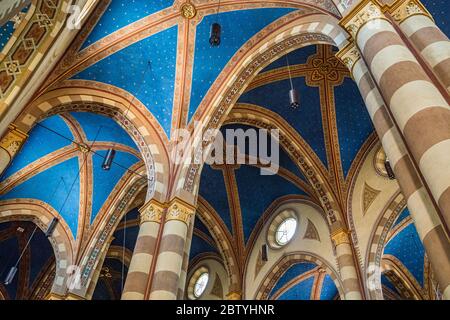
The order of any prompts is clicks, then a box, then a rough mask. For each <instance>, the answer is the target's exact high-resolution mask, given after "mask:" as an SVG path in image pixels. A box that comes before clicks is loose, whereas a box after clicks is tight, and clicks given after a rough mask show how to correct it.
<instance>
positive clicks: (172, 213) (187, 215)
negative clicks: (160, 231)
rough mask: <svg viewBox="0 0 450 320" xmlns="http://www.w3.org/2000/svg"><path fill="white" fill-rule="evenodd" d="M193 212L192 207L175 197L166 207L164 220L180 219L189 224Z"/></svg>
mask: <svg viewBox="0 0 450 320" xmlns="http://www.w3.org/2000/svg"><path fill="white" fill-rule="evenodd" d="M194 213H195V208H194V207H192V206H191V205H189V204H187V203H186V202H184V201H182V200H180V199H175V200H174V201H172V202H171V204H170V206H169V208H168V209H167V215H166V221H181V222H184V223H186V224H187V225H189V223H190V221H191V218H192V216H193V215H194Z"/></svg>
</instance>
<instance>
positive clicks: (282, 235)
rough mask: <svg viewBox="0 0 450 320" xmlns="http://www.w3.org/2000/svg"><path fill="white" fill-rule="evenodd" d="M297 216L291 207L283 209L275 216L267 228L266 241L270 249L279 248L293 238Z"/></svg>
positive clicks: (296, 227)
mask: <svg viewBox="0 0 450 320" xmlns="http://www.w3.org/2000/svg"><path fill="white" fill-rule="evenodd" d="M299 218H300V217H299V216H298V214H297V213H296V211H294V210H292V209H285V210H283V211H281V212H280V213H278V214H277V215H276V216H275V218H274V219H273V220H272V222H271V223H270V225H269V227H268V229H267V242H268V244H269V246H270V247H271V248H272V249H281V248H282V247H284V246H285V245H287V244H288V243H289V242H290V241H291V240H292V239H294V237H295V234H296V233H297V229H298V225H299Z"/></svg>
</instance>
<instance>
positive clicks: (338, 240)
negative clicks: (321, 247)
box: [331, 228, 350, 247]
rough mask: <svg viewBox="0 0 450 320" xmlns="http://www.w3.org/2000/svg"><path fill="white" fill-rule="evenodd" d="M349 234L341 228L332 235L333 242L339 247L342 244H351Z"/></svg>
mask: <svg viewBox="0 0 450 320" xmlns="http://www.w3.org/2000/svg"><path fill="white" fill-rule="evenodd" d="M348 235H349V232H348V231H347V230H345V229H343V228H339V229H337V230H335V231H333V232H332V233H331V240H333V243H334V245H335V246H336V247H337V246H339V245H341V244H344V243H347V244H350V237H349V236H348Z"/></svg>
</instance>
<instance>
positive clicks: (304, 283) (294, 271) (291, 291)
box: [269, 263, 338, 300]
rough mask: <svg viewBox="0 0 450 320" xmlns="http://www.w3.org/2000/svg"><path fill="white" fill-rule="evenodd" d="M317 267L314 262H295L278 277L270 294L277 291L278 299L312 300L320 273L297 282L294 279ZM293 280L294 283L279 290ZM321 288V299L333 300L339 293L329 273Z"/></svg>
mask: <svg viewBox="0 0 450 320" xmlns="http://www.w3.org/2000/svg"><path fill="white" fill-rule="evenodd" d="M316 267H317V265H316V264H313V263H297V264H294V265H293V266H291V267H290V268H289V269H288V270H286V271H285V272H284V273H283V275H282V276H281V277H280V278H279V279H278V281H277V282H276V284H275V286H274V287H273V289H272V291H271V293H270V295H269V296H270V297H273V296H274V295H275V293H278V298H277V300H311V295H312V289H313V285H314V283H315V282H316V281H317V280H318V279H317V278H318V275H319V273H318V272H315V273H313V274H312V275H311V276H310V277H308V278H306V279H303V280H301V281H297V282H295V281H294V279H295V278H297V277H300V276H302V275H304V274H305V273H307V272H309V271H311V270H313V269H314V268H316ZM291 281H294V283H292V284H291V285H290V286H289V287H285V288H284V289H283V290H282V291H281V292H280V291H279V290H280V289H282V288H283V287H284V286H286V285H287V284H288V283H289V282H291ZM320 290H321V292H320V300H333V299H334V298H335V297H336V296H337V295H338V290H337V288H336V285H335V284H334V281H333V280H332V279H331V277H330V276H329V275H326V276H325V277H324V279H323V282H322V287H321V288H320ZM280 293H281V294H280Z"/></svg>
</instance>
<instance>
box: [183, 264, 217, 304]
mask: <svg viewBox="0 0 450 320" xmlns="http://www.w3.org/2000/svg"><path fill="white" fill-rule="evenodd" d="M210 276H211V274H210V272H209V269H208V268H207V267H206V266H202V267H199V268H196V269H195V272H194V273H192V275H191V277H190V278H189V284H188V287H187V296H188V298H189V299H191V300H197V299H200V297H201V296H202V295H203V294H204V293H205V291H206V289H207V287H208V283H209V281H210Z"/></svg>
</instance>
